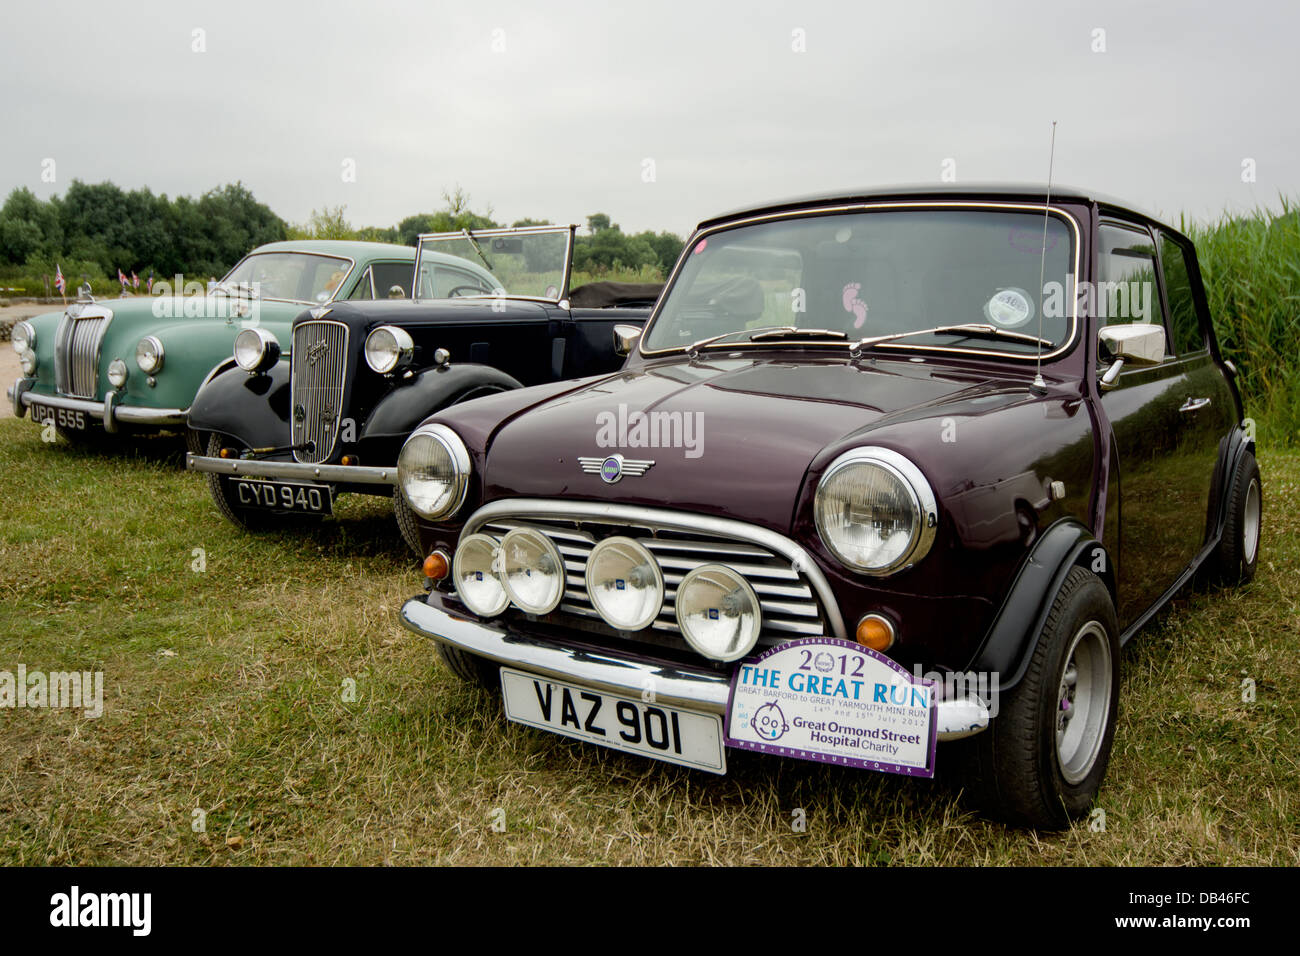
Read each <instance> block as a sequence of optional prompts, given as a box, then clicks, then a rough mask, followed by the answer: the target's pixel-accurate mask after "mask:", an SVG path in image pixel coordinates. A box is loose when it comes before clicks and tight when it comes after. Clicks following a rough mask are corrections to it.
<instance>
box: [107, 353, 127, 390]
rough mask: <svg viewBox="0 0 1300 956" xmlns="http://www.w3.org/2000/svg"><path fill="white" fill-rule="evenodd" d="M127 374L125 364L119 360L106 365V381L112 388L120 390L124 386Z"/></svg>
mask: <svg viewBox="0 0 1300 956" xmlns="http://www.w3.org/2000/svg"><path fill="white" fill-rule="evenodd" d="M129 374H130V372H129V371H128V369H127V367H126V363H125V362H123V361H122V360H121V359H113V361H111V362H109V363H108V380H109V382H110V383H112V386H113V387H114V388H121V387H122V386H123V385H125V384H126V379H127V376H128V375H129Z"/></svg>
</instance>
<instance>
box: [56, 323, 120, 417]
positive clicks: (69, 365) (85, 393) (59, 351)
mask: <svg viewBox="0 0 1300 956" xmlns="http://www.w3.org/2000/svg"><path fill="white" fill-rule="evenodd" d="M112 317H113V314H112V313H111V312H109V311H108V310H107V309H83V310H82V311H80V312H79V313H78V314H76V315H73V314H72V312H71V311H69V312H66V313H64V316H63V318H62V319H61V320H60V321H59V327H58V330H57V331H56V332H55V334H54V387H55V388H56V389H57V390H58V391H59V392H60V393H61V394H64V395H72V396H75V397H76V398H95V397H97V396H96V392H97V391H98V386H99V346H100V343H101V342H103V340H104V333H105V332H107V331H108V323H109V320H110V319H112Z"/></svg>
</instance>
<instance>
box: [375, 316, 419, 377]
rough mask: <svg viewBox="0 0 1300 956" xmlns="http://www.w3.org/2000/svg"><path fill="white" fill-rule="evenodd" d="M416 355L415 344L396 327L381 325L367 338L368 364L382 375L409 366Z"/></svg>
mask: <svg viewBox="0 0 1300 956" xmlns="http://www.w3.org/2000/svg"><path fill="white" fill-rule="evenodd" d="M414 355H415V342H414V341H413V340H412V339H411V336H410V335H409V334H408V333H407V332H406V331H405V330H404V329H399V328H398V327H397V326H395V325H381V326H380V327H379V328H377V329H375V330H374V331H372V332H371V333H370V334H369V335H367V336H366V364H367V365H369V366H370V368H371V369H372V370H374V371H376V372H378V373H380V374H381V375H387V374H388V373H389V372H391V371H393V370H394V369H397V368H400V367H402V366H403V365H409V364H410V363H411V358H412V357H413V356H414Z"/></svg>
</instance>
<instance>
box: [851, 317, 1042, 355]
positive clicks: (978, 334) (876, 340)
mask: <svg viewBox="0 0 1300 956" xmlns="http://www.w3.org/2000/svg"><path fill="white" fill-rule="evenodd" d="M949 332H950V333H954V334H960V335H961V336H962V337H963V338H986V339H1012V340H1013V341H1016V342H1027V343H1029V344H1030V345H1038V346H1044V347H1047V348H1050V347H1052V346H1054V345H1055V344H1056V343H1055V342H1049V341H1048V340H1047V339H1040V338H1039V337H1038V336H1036V335H1025V334H1023V333H1021V332H1008V331H1007V330H1006V329H1000V328H998V327H997V326H996V325H983V324H981V323H978V322H968V323H965V324H962V325H936V326H935V327H934V328H931V329H912V330H911V331H910V332H891V333H889V334H888V335H871V336H868V337H867V338H865V339H858V341H856V342H854V343H853V351H854V352H859V351H861V350H862V349H864V348H867V347H869V346H872V345H879V344H881V343H882V342H893V341H895V340H896V339H905V338H908V337H909V336H913V335H942V334H944V333H949Z"/></svg>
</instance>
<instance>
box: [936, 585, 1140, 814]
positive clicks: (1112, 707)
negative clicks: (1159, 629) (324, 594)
mask: <svg viewBox="0 0 1300 956" xmlns="http://www.w3.org/2000/svg"><path fill="white" fill-rule="evenodd" d="M1118 635H1119V629H1118V626H1117V623H1116V619H1115V608H1114V605H1113V603H1112V602H1111V599H1110V594H1109V592H1107V590H1106V586H1105V585H1104V584H1102V582H1101V580H1100V579H1099V578H1097V576H1096V575H1094V574H1091V573H1090V572H1088V571H1087V570H1085V569H1083V568H1074V569H1073V570H1072V571H1070V573H1069V575H1068V576H1067V577H1066V579H1065V584H1064V585H1063V586H1062V587H1061V590H1060V593H1058V594H1057V596H1056V599H1055V601H1053V603H1052V608H1051V611H1050V612H1049V614H1048V616H1047V622H1046V624H1045V625H1044V627H1043V632H1042V634H1041V635H1040V636H1039V640H1038V645H1037V646H1036V647H1035V648H1034V653H1033V656H1032V657H1031V658H1030V661H1029V667H1028V668H1027V670H1026V671H1025V674H1024V676H1023V677H1022V678H1021V680H1020V683H1019V684H1017V685H1016V687H1015V688H1014V689H1013V690H1012V691H1011V692H1010V693H1009V694H1005V695H1003V697H1002V700H1001V701H1000V702H999V704H1000V707H999V712H998V714H997V716H996V717H995V718H994V719H993V722H992V724H990V726H989V728H988V730H986V731H984V732H983V733H982V734H979V735H977V736H975V737H972V738H970V739H969V740H968V741H962V742H961V743H963V744H965V745H967V746H966V751H967V752H966V757H967V766H966V771H967V780H966V781H964V782H965V784H966V789H967V791H968V792H969V793H971V794H972V795H973V796H974V798H975V800H976V801H977V802H978V803H979V804H980V806H981V807H982V809H983V810H984V811H985V812H987V813H988V814H989V815H990V816H994V817H998V818H1000V819H1004V820H1007V821H1009V822H1012V823H1017V824H1021V825H1026V826H1031V827H1037V828H1041V829H1053V830H1055V829H1062V828H1064V827H1067V826H1069V824H1070V822H1071V821H1072V820H1077V819H1079V818H1080V817H1082V816H1084V815H1085V814H1086V813H1087V812H1088V809H1089V807H1090V806H1091V805H1092V802H1093V799H1094V798H1095V797H1096V795H1097V791H1098V790H1099V789H1100V787H1101V781H1102V778H1103V777H1104V776H1105V774H1106V766H1107V764H1108V762H1109V760H1110V750H1111V744H1112V743H1113V742H1114V739H1115V722H1116V718H1117V716H1118V713H1119V683H1120V680H1119V678H1120V675H1119V636H1118Z"/></svg>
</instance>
